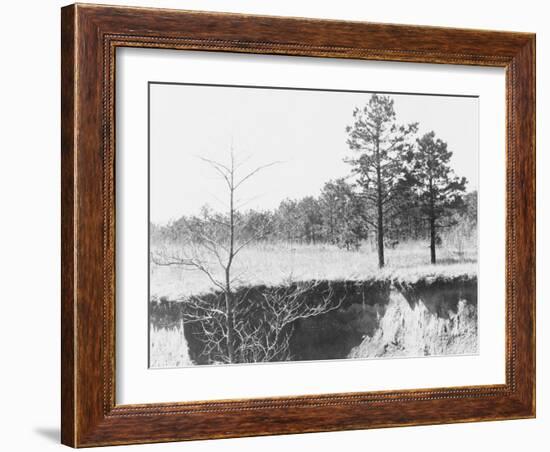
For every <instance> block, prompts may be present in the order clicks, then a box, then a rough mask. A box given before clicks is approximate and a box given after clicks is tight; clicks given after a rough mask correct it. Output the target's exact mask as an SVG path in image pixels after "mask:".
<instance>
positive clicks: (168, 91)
mask: <svg viewBox="0 0 550 452" xmlns="http://www.w3.org/2000/svg"><path fill="white" fill-rule="evenodd" d="M370 96H371V93H356V92H355V93H351V92H331V91H306V90H287V89H274V88H261V89H259V88H250V87H221V86H203V85H200V86H191V85H175V84H151V85H150V111H149V115H150V116H149V117H150V128H149V133H150V136H149V139H150V155H149V159H150V168H149V172H150V188H149V190H150V220H151V221H152V222H153V223H156V224H165V223H167V222H169V221H171V220H176V219H178V218H180V217H181V216H182V215H189V214H196V213H198V212H199V210H200V208H201V207H202V206H203V205H205V204H207V205H209V206H210V207H211V208H213V209H215V210H218V211H226V210H227V196H228V195H227V190H224V185H223V182H222V180H221V178H220V176H219V175H217V174H216V173H215V171H214V170H213V169H212V168H211V167H210V166H209V165H208V164H206V163H205V162H204V161H203V160H201V157H202V158H207V159H211V160H216V161H219V162H221V163H228V161H229V158H230V152H231V151H230V149H231V148H233V152H234V155H235V158H236V161H237V162H238V163H240V164H241V167H240V171H241V173H240V174H241V175H243V176H244V175H246V174H247V173H248V172H249V171H251V170H253V169H254V168H256V167H258V166H260V165H265V164H269V163H272V162H277V163H276V164H275V165H273V166H270V167H269V168H266V169H264V170H262V171H260V172H259V173H258V174H257V175H256V176H254V177H252V178H250V179H249V180H248V181H247V182H246V183H244V184H243V185H242V186H241V187H240V188H239V192H238V193H237V196H238V198H239V199H240V200H241V202H242V203H243V204H244V205H243V207H244V208H245V209H248V208H251V209H259V210H263V209H273V208H275V207H277V206H278V205H279V203H280V202H281V201H282V200H283V199H285V198H302V197H304V196H309V195H313V196H317V195H318V194H319V193H320V190H321V188H322V187H323V185H324V184H325V182H327V181H329V180H331V179H336V178H339V177H346V176H348V175H349V174H350V168H351V167H350V165H349V164H347V163H345V162H344V158H345V157H349V156H352V155H353V153H352V151H351V150H350V149H349V148H348V146H347V144H346V139H347V133H346V131H345V128H346V126H347V125H351V124H352V123H353V118H352V112H353V109H354V108H355V107H362V106H364V105H365V104H366V103H367V102H368V100H369V99H370ZM391 96H392V98H393V99H394V102H395V103H394V108H395V112H396V118H397V122H398V123H400V124H409V123H411V122H418V123H419V136H421V135H422V134H424V133H426V132H429V131H431V130H433V131H435V133H436V137H438V138H441V139H442V140H443V141H446V142H447V143H448V148H449V150H451V151H452V152H453V157H452V160H451V166H452V168H453V169H454V170H455V172H456V174H457V175H458V176H464V177H466V178H467V179H468V182H469V183H468V187H467V188H468V190H473V189H476V188H477V185H478V155H479V149H478V148H479V137H478V135H479V131H478V124H479V113H478V99H477V98H473V97H451V96H430V95H418V94H391Z"/></svg>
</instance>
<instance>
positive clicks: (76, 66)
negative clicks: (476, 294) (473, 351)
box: [61, 4, 535, 447]
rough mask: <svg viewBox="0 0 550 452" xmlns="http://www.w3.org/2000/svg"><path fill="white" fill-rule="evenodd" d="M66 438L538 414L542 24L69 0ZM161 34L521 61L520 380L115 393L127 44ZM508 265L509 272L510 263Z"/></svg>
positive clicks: (512, 190) (189, 43)
mask: <svg viewBox="0 0 550 452" xmlns="http://www.w3.org/2000/svg"><path fill="white" fill-rule="evenodd" d="M61 38H62V66H61V72H62V100H61V104H62V113H61V115H62V140H61V148H62V149H61V155H62V311H61V315H62V346H61V357H62V358H61V363H62V364H61V386H62V422H61V426H62V429H61V437H62V442H63V443H64V444H66V445H69V446H73V447H86V446H100V445H114V444H133V443H149V442H162V441H180V440H197V439H210V438H228V437H239V436H255V435H273V434H285V433H302V432H321V431H336V430H350V429H365V428H377V427H392V426H405V425H425V424H442V423H451V422H470V421H488V420H503V419H521V418H531V417H534V416H535V35H534V34H528V33H511V32H496V31H482V30H467V29H450V28H436V27H420V26H408V25H389V24H374V23H359V22H340V21H329V20H314V19H298V18H281V17H264V16H248V15H238V14H220V13H207V12H190V11H176V10H163V9H146V8H126V7H109V6H93V5H80V4H75V5H70V6H67V7H64V8H62V24H61ZM118 47H147V48H155V49H158V48H162V49H179V50H203V51H204V50H206V51H212V52H237V53H256V54H273V55H299V56H314V57H328V58H340V59H342V58H351V59H363V60H383V61H394V62H417V63H439V64H447V65H452V64H460V65H473V66H494V67H502V68H505V69H506V93H505V95H506V113H507V119H506V122H507V124H506V275H505V277H506V383H505V384H502V385H491V386H472V387H452V388H437V389H430V388H425V389H418V390H400V391H383V392H363V393H343V394H326V395H316V396H299V397H274V398H264V399H243V400H220V401H214V402H192V403H191V402H188V403H186V402H178V401H174V402H173V403H163V404H149V405H117V404H116V403H115V366H116V363H115V316H116V312H115V284H116V282H115V248H114V244H115V202H114V200H115V177H116V175H115V171H114V168H115V166H114V160H115V133H114V131H115V123H114V118H115V116H114V115H115V105H114V99H115V97H114V86H115V85H114V82H115V64H116V58H115V50H116V49H117V48H118ZM503 277H504V275H503Z"/></svg>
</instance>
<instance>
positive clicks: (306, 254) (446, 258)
mask: <svg viewBox="0 0 550 452" xmlns="http://www.w3.org/2000/svg"><path fill="white" fill-rule="evenodd" d="M163 248H164V249H166V245H164V247H163ZM152 252H155V247H154V246H153V247H152ZM168 252H169V254H175V255H181V254H182V249H181V247H177V246H175V245H169V246H168ZM385 257H386V266H385V267H384V268H383V269H382V270H380V269H379V268H378V257H377V254H376V251H375V250H373V249H372V247H371V246H368V245H364V246H362V247H361V249H360V250H359V251H346V250H343V249H340V248H338V247H336V246H332V245H326V244H322V245H306V244H304V245H299V244H287V243H277V244H255V245H251V246H249V247H247V248H245V249H243V250H242V251H241V252H240V253H239V255H238V256H237V258H236V259H235V261H234V264H233V269H232V275H233V276H236V277H237V278H238V280H237V281H236V282H235V284H234V286H235V287H237V286H253V285H261V284H266V285H280V284H286V283H289V282H292V281H306V280H329V281H330V280H365V279H372V278H377V277H391V276H393V275H396V276H397V277H399V279H404V280H407V281H410V282H414V281H415V280H417V279H418V278H419V277H420V276H426V275H431V274H433V275H448V276H453V275H456V274H472V275H475V274H476V273H477V253H476V248H475V246H472V247H470V248H466V247H464V248H461V250H460V252H458V251H457V249H456V248H455V247H450V246H449V247H445V246H442V247H439V248H438V250H437V259H438V263H437V264H436V265H431V264H430V252H429V248H428V245H427V243H426V242H410V243H404V244H400V245H398V246H397V247H395V248H387V249H386V250H385ZM210 268H211V269H212V270H213V273H214V274H215V275H216V277H217V278H219V279H220V280H222V279H223V277H222V272H221V269H220V268H219V266H218V265H217V264H216V263H215V262H214V261H213V262H212V263H211V265H210ZM150 276H151V280H150V282H151V294H150V295H151V297H155V298H160V297H166V298H167V299H170V300H177V299H181V298H183V297H186V296H189V295H194V294H200V293H206V292H210V291H211V290H212V289H213V284H212V283H211V282H210V281H209V279H208V277H207V276H206V275H205V274H204V273H203V272H201V271H199V270H189V269H186V268H182V267H176V266H170V267H166V266H158V265H155V264H153V263H152V264H151V267H150Z"/></svg>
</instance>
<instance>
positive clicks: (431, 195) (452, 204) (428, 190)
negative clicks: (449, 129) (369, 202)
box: [407, 131, 467, 264]
mask: <svg viewBox="0 0 550 452" xmlns="http://www.w3.org/2000/svg"><path fill="white" fill-rule="evenodd" d="M452 155H453V153H452V152H451V151H449V150H448V148H447V143H446V142H444V141H442V140H440V139H439V138H437V139H436V137H435V133H434V132H433V131H432V132H429V133H426V134H425V135H424V136H422V138H419V139H417V140H416V148H415V149H414V150H411V151H410V152H409V153H408V155H407V161H408V162H409V174H408V177H409V178H410V183H411V186H412V187H413V189H414V190H416V192H417V194H418V196H419V198H418V199H419V203H420V205H419V209H420V212H421V214H422V215H423V216H424V219H425V220H426V221H427V222H428V226H429V231H430V260H431V263H432V264H435V263H436V245H437V242H438V241H439V239H438V237H439V236H438V231H439V229H441V228H443V227H448V226H451V225H452V220H450V215H451V214H452V213H453V211H456V209H458V208H460V207H462V205H463V203H464V201H463V194H464V192H465V189H466V184H467V180H466V178H465V177H462V178H460V177H458V176H456V175H455V173H454V171H453V169H452V168H451V166H450V161H451V157H452ZM445 220H447V221H445Z"/></svg>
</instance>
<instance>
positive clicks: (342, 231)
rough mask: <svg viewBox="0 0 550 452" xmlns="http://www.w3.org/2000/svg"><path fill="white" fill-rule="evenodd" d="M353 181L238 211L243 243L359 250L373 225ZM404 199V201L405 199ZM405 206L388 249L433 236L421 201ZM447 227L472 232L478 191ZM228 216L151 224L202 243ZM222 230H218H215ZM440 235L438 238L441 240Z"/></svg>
mask: <svg viewBox="0 0 550 452" xmlns="http://www.w3.org/2000/svg"><path fill="white" fill-rule="evenodd" d="M362 198H363V197H362V196H361V194H360V193H357V192H356V189H355V186H354V184H351V183H348V182H346V181H345V180H344V179H337V180H335V181H330V182H327V183H326V184H325V186H324V187H323V190H322V191H321V193H320V195H319V196H316V197H314V196H307V197H305V198H302V199H285V200H284V201H282V202H281V203H280V204H279V206H278V207H277V208H276V209H273V210H262V211H260V210H247V211H245V212H235V221H236V224H238V225H241V227H239V228H238V234H239V239H240V241H247V240H254V239H255V238H256V241H258V242H268V243H277V242H287V243H299V244H313V245H314V244H325V243H328V244H332V245H336V246H338V247H340V248H344V249H347V250H357V249H359V247H360V246H361V243H363V242H364V241H365V240H370V239H375V238H376V233H375V228H373V227H371V226H369V222H370V220H369V218H372V216H373V214H372V212H369V209H368V208H367V205H366V203H365V202H364V201H363V199H362ZM404 203H405V201H404ZM406 203H407V205H404V204H402V206H401V207H402V208H401V209H399V210H397V211H396V212H395V214H394V215H393V216H392V217H391V218H389V219H388V222H387V225H386V243H385V246H386V247H395V246H396V245H397V244H399V243H403V242H407V241H418V240H422V241H423V240H429V238H430V235H429V230H428V228H427V226H426V219H425V218H424V217H423V216H422V214H421V213H420V212H419V208H418V206H419V205H420V200H419V199H418V197H417V196H416V195H415V194H414V193H410V194H409V196H408V199H407V200H406ZM447 221H448V225H447V227H449V228H450V227H452V226H458V225H461V226H462V227H463V230H464V232H463V233H462V234H466V235H467V234H469V233H470V232H471V231H472V230H474V229H475V227H476V225H477V192H476V191H472V192H469V193H467V194H465V195H464V197H463V199H462V203H461V206H460V207H459V208H458V207H457V208H456V209H455V210H454V212H452V214H451V215H450V216H449V217H448V219H447ZM227 223H228V214H221V213H219V212H215V211H213V210H212V209H211V208H209V207H208V206H204V207H203V208H202V209H201V212H200V214H199V215H193V216H183V217H181V218H180V219H178V220H177V221H174V222H172V223H169V224H168V225H166V226H157V225H155V224H153V223H151V230H150V234H151V240H152V241H153V242H175V243H184V242H189V241H193V242H200V241H201V237H200V234H199V233H198V231H202V232H203V233H204V231H209V233H210V234H213V235H214V236H216V237H220V236H221V235H222V234H224V231H225V227H224V224H227ZM216 230H218V232H217V233H216V232H215V231H216ZM440 240H441V237H440V238H439V239H438V240H436V242H437V243H440Z"/></svg>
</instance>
